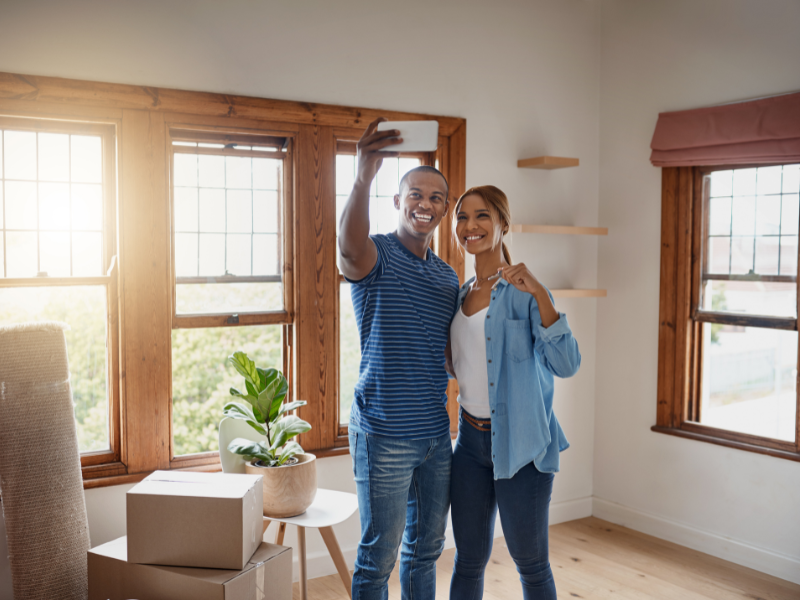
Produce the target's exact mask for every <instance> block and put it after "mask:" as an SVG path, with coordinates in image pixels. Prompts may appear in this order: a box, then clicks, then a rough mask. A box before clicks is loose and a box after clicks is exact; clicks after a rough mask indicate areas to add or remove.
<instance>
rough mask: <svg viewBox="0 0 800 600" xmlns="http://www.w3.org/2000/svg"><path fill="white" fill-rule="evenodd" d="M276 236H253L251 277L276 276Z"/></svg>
mask: <svg viewBox="0 0 800 600" xmlns="http://www.w3.org/2000/svg"><path fill="white" fill-rule="evenodd" d="M278 239H279V238H278V236H277V235H275V234H269V233H267V234H256V235H254V236H253V275H278V274H279V272H278Z"/></svg>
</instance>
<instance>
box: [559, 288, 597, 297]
mask: <svg viewBox="0 0 800 600" xmlns="http://www.w3.org/2000/svg"><path fill="white" fill-rule="evenodd" d="M550 293H552V294H553V298H605V297H606V290H550Z"/></svg>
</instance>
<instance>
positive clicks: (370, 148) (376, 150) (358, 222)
mask: <svg viewBox="0 0 800 600" xmlns="http://www.w3.org/2000/svg"><path fill="white" fill-rule="evenodd" d="M385 120H386V119H384V118H383V117H380V118H378V119H376V120H374V121H373V122H372V123H370V124H369V127H367V130H366V131H365V132H364V135H362V136H361V139H360V140H359V141H358V145H357V147H358V172H357V174H356V182H355V184H353V191H351V192H350V197H349V198H348V199H347V204H345V205H344V210H343V211H342V218H341V219H340V221H339V270H340V271H341V272H342V274H343V275H344V276H345V277H347V278H348V279H352V280H353V281H358V280H359V279H363V278H364V277H366V276H367V275H369V272H370V271H371V270H372V267H374V266H375V263H376V261H377V260H378V250H377V248H375V243H374V242H373V241H372V240H371V239H369V188H370V185H371V184H372V180H373V179H375V174H376V173H377V172H378V169H380V168H381V163H382V162H383V159H384V158H393V157H396V156H399V154H398V153H397V152H385V151H383V149H384V148H386V147H387V146H391V145H393V144H398V143H400V142H401V141H402V138H399V137H397V136H398V135H399V133H400V132H399V131H397V130H396V129H392V130H389V131H377V128H378V123H380V122H381V121H385Z"/></svg>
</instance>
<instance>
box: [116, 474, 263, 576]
mask: <svg viewBox="0 0 800 600" xmlns="http://www.w3.org/2000/svg"><path fill="white" fill-rule="evenodd" d="M263 494H264V492H263V489H262V487H261V476H260V475H239V474H234V473H191V472H176V471H156V472H155V473H153V474H152V475H150V476H148V477H147V478H146V479H144V480H143V481H142V482H141V483H139V484H138V485H136V486H135V487H133V488H132V489H131V490H129V491H128V494H127V497H126V499H127V505H128V506H127V513H128V561H129V562H132V563H141V564H149V565H170V566H177V567H205V568H209V569H243V568H244V566H245V565H246V564H247V561H248V560H250V557H251V556H252V554H253V552H255V551H256V548H258V545H259V544H260V543H261V538H262V532H263V530H264V529H263V523H264V514H263V510H264V506H263V504H264V503H263Z"/></svg>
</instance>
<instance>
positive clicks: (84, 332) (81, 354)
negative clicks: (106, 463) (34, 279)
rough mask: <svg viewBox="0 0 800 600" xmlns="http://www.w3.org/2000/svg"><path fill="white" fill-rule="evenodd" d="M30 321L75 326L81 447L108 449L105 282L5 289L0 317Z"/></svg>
mask: <svg viewBox="0 0 800 600" xmlns="http://www.w3.org/2000/svg"><path fill="white" fill-rule="evenodd" d="M58 235H62V234H58ZM67 235H68V234H67ZM27 321H62V322H64V323H67V324H68V325H69V326H70V329H69V330H67V331H65V332H64V334H65V336H66V339H67V354H68V359H69V372H70V388H71V390H72V401H73V404H74V406H75V421H76V425H77V429H78V446H79V448H80V450H81V452H88V451H94V450H104V449H107V448H108V447H109V438H108V422H109V419H108V385H107V375H108V363H107V350H106V337H107V333H106V288H105V286H69V287H35V288H34V287H28V288H0V322H2V323H23V322H27Z"/></svg>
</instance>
